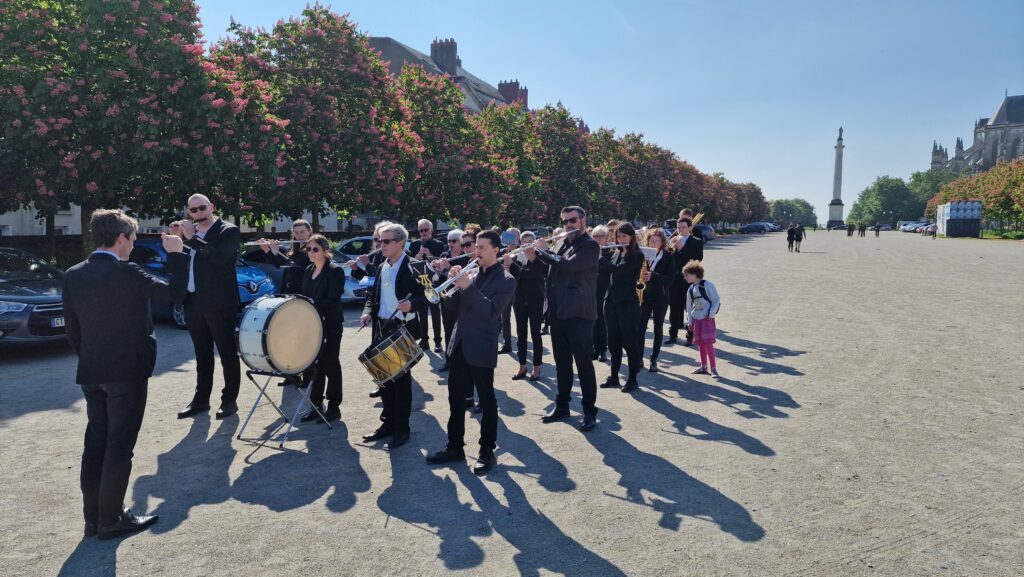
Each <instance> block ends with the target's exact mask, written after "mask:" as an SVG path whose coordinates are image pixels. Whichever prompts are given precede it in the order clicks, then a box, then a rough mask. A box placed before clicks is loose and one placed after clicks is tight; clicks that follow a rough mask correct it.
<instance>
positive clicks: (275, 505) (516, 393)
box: [0, 231, 1024, 577]
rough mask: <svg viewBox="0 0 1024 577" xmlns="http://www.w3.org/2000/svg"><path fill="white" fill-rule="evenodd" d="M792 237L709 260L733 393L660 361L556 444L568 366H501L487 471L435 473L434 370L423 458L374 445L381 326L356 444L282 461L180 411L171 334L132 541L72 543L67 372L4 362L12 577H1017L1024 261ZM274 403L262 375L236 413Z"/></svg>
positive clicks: (184, 364)
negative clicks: (374, 378)
mask: <svg viewBox="0 0 1024 577" xmlns="http://www.w3.org/2000/svg"><path fill="white" fill-rule="evenodd" d="M784 245H785V239H784V237H783V236H782V235H778V234H773V235H755V236H741V237H731V238H723V239H719V240H718V241H715V242H713V243H711V246H710V247H709V248H708V250H707V254H706V256H707V258H706V266H707V270H708V278H709V279H711V280H713V281H714V282H715V283H716V284H717V286H718V287H719V290H720V291H721V293H722V297H723V307H722V312H721V314H720V316H719V318H718V321H719V322H718V325H719V327H720V333H719V343H718V344H719V361H720V367H719V369H720V372H721V373H722V375H723V378H722V379H721V380H719V381H712V380H710V379H709V378H707V377H697V376H694V375H691V374H690V372H691V371H692V370H693V368H695V366H696V362H695V358H696V357H697V354H696V350H695V349H686V348H683V347H681V346H679V345H676V346H673V347H669V348H668V349H667V350H666V351H665V352H664V353H663V361H664V362H663V372H662V373H660V374H658V375H652V374H650V373H646V372H645V373H644V374H643V375H641V390H640V391H639V392H637V393H635V394H634V395H632V396H631V395H625V394H621V393H619V392H618V391H614V390H613V391H611V392H609V390H607V389H601V390H599V393H598V405H599V406H600V408H601V412H600V414H599V420H600V422H599V426H598V428H597V430H595V431H593V432H591V433H588V434H584V433H581V432H580V431H579V430H578V429H576V428H575V427H574V426H573V424H572V423H559V424H553V425H542V424H541V423H540V421H539V418H540V415H541V414H543V412H544V411H545V410H547V409H548V408H549V406H550V401H551V399H552V398H553V390H554V370H553V367H552V366H545V368H544V377H545V378H544V379H543V380H542V381H540V382H537V383H530V382H527V381H511V380H509V379H508V377H509V376H511V375H512V374H513V373H514V371H515V368H516V363H515V361H514V359H513V358H512V357H510V356H507V355H504V356H502V358H501V360H500V361H499V367H498V370H497V379H496V381H497V383H498V387H499V389H500V390H499V393H498V399H499V404H500V410H501V413H502V424H501V427H500V429H499V436H498V442H499V450H498V462H499V467H498V468H497V469H496V470H495V471H494V472H492V473H491V474H490V475H489V476H488V477H486V478H483V479H481V478H477V477H475V476H474V475H473V474H472V473H471V472H470V471H469V464H467V465H465V466H456V467H440V468H429V467H427V466H425V465H424V462H423V456H424V454H425V453H426V452H427V451H432V450H435V449H437V448H439V447H440V446H442V445H443V444H444V441H445V436H444V425H445V423H446V421H447V412H448V409H447V401H446V389H445V387H444V381H443V379H442V378H441V377H439V376H438V373H436V372H434V371H432V366H437V365H438V359H437V356H436V355H433V354H431V355H430V356H429V359H428V360H426V361H424V362H421V363H420V364H419V365H418V366H417V367H416V368H415V370H414V373H413V374H414V376H415V385H414V399H413V411H414V412H413V416H412V427H413V436H412V439H411V441H410V442H409V443H408V444H407V445H405V446H403V447H401V448H400V449H397V450H396V451H395V452H394V453H389V452H388V451H387V450H385V449H383V447H382V446H379V445H366V444H363V443H362V441H361V439H360V435H362V434H364V433H368V432H370V431H371V430H373V429H374V428H375V426H376V424H377V414H378V411H377V409H375V408H374V403H373V400H372V399H370V398H368V397H367V396H366V394H367V392H368V391H369V389H370V385H369V379H368V377H367V375H366V373H365V371H364V370H363V369H362V367H361V366H359V365H358V363H357V362H356V361H355V358H356V355H357V354H358V353H359V352H360V351H362V349H363V348H364V347H365V346H366V345H367V343H368V339H369V334H367V333H368V331H362V332H361V333H356V332H355V330H348V331H347V334H346V336H345V338H344V340H343V348H342V359H343V366H344V371H345V375H346V383H345V401H344V404H343V405H342V412H343V422H342V424H340V425H339V426H336V427H335V429H334V430H333V431H329V430H327V429H326V428H325V427H323V426H322V425H320V426H316V425H305V426H302V427H301V428H299V429H298V430H297V431H295V432H294V433H293V435H292V438H291V440H290V441H289V442H288V443H287V445H286V447H285V449H284V450H281V449H278V447H277V443H265V444H261V443H258V442H253V441H243V440H238V439H236V438H235V435H236V433H237V430H238V429H239V428H240V426H241V421H240V420H239V419H238V418H232V419H228V420H226V421H224V422H219V421H215V420H213V419H212V414H211V415H210V416H209V417H206V416H202V417H199V418H196V419H194V420H182V421H179V420H177V419H176V418H175V415H174V413H175V411H176V410H177V409H178V408H179V406H180V405H182V404H184V403H185V402H187V401H188V400H189V398H190V397H191V390H192V386H193V379H194V363H193V361H192V352H191V344H190V341H189V339H188V335H187V333H185V332H182V331H177V330H175V329H174V328H172V327H168V326H166V325H165V326H161V327H159V329H158V338H159V341H160V357H159V361H158V366H157V374H156V375H155V376H154V378H153V379H152V380H151V381H150V394H149V406H148V408H147V415H146V421H145V423H144V425H143V429H142V433H141V436H140V440H139V444H138V447H137V449H136V455H135V470H134V473H133V482H132V486H131V487H130V488H129V495H128V502H129V504H134V506H135V508H136V510H137V511H148V512H155V513H158V514H159V515H160V521H159V523H157V524H156V525H155V526H154V527H153V529H152V530H151V531H147V532H144V533H141V534H138V535H134V536H131V537H128V538H124V539H118V540H113V541H105V542H101V541H97V540H95V539H85V540H83V539H82V538H81V528H82V527H81V521H80V515H81V513H80V509H81V505H80V495H79V491H78V481H77V479H78V471H79V462H78V461H79V456H80V453H81V444H82V440H81V439H82V433H83V430H84V426H85V411H84V407H85V405H84V402H83V400H82V394H81V390H80V389H79V388H78V387H77V386H76V385H75V384H74V367H75V360H74V357H73V355H71V354H70V353H69V351H68V349H66V348H60V347H58V348H50V349H47V350H43V351H7V350H0V355H2V359H3V361H2V364H0V434H2V436H3V437H2V438H3V441H4V442H3V447H4V448H3V452H2V460H0V483H2V485H3V487H4V488H5V490H4V491H3V492H2V495H0V507H2V510H3V511H4V515H3V519H4V521H5V522H4V524H3V525H4V528H3V529H2V531H0V575H4V576H8V575H10V576H22V575H24V576H44V575H68V576H70V575H74V576H93V575H97V576H99V575H103V576H106V575H115V574H116V575H122V576H136V575H168V576H175V577H177V576H190V575H196V576H198V575H202V576H204V577H206V576H217V575H247V576H262V575H279V574H283V573H289V574H295V575H326V574H338V575H357V576H363V575H367V576H370V575H423V576H429V575H446V574H449V573H455V572H458V573H461V574H466V575H498V576H501V575H516V574H521V575H552V574H564V575H586V576H603V575H701V576H708V575H756V576H760V575H765V576H769V575H770V576H785V575H837V576H850V575H892V576H900V577H909V576H917V575H969V576H1007V577H1015V576H1019V575H1022V574H1024V552H1022V551H1024V513H1022V508H1021V497H1022V493H1024V463H1022V460H1024V450H1022V447H1024V443H1022V438H1024V425H1022V419H1021V411H1022V408H1021V400H1022V398H1024V385H1022V382H1024V380H1022V378H1021V374H1022V372H1024V370H1022V369H1024V360H1022V358H1024V328H1022V326H1024V323H1022V320H1024V319H1022V317H1024V315H1022V307H1021V297H1020V294H1021V293H1020V287H1021V286H1024V243H1020V242H1008V241H976V240H973V241H972V240H944V239H940V240H935V241H933V240H928V239H924V238H921V237H919V236H917V235H910V234H903V233H897V232H887V233H885V234H884V235H883V236H882V237H881V238H874V237H872V236H868V237H867V238H856V237H854V238H847V237H846V235H844V234H842V233H841V232H824V231H822V232H817V233H811V234H810V238H809V239H808V240H807V241H805V242H804V247H803V248H804V252H803V253H802V254H790V253H787V252H786V250H785V246H784ZM346 314H347V316H348V318H349V319H350V323H349V324H352V322H351V321H353V320H354V319H356V318H357V316H358V311H357V309H349V310H347V311H346ZM549 359H550V355H549V356H547V357H546V359H545V360H549ZM607 372H608V369H607V366H606V365H600V366H598V378H599V380H603V379H604V377H605V376H606V375H607ZM218 381H219V375H218ZM216 387H217V388H219V385H216ZM271 389H272V395H273V397H274V398H275V400H280V399H281V395H282V389H279V388H277V387H274V386H271ZM255 399H256V388H255V387H253V385H252V384H251V383H248V382H243V383H242V395H241V398H240V402H241V404H242V405H243V406H244V408H243V412H245V410H247V408H248V405H250V404H251V403H252V402H253V401H254V400H255ZM296 402H297V396H296V393H295V392H294V390H292V389H289V390H287V391H284V403H285V406H286V408H287V407H293V406H294V405H295V403H296ZM573 410H574V414H576V415H577V418H578V410H579V403H578V400H575V399H574V402H573ZM274 415H275V413H274V411H273V409H272V408H271V407H270V406H269V405H265V404H264V405H263V406H261V407H260V408H259V409H258V410H257V413H256V416H255V417H254V418H253V422H252V423H251V424H250V425H249V429H247V430H246V432H245V433H246V435H245V436H246V437H254V436H257V435H269V434H271V433H273V432H274V431H275V430H276V429H277V427H278V426H279V425H280V421H275V420H274ZM470 420H473V419H470ZM477 432H478V427H477V425H476V424H474V423H468V426H467V438H468V439H471V440H473V442H475V436H476V434H477ZM467 449H469V451H468V452H470V453H475V446H474V445H473V444H471V445H470V446H468V447H467ZM470 462H471V461H470Z"/></svg>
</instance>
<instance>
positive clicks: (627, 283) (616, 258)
mask: <svg viewBox="0 0 1024 577" xmlns="http://www.w3.org/2000/svg"><path fill="white" fill-rule="evenodd" d="M620 255H622V257H621V258H620ZM601 260H605V261H607V264H606V266H607V267H608V269H609V271H610V272H611V282H610V283H609V284H608V296H607V297H605V300H606V302H610V303H620V302H633V303H635V302H639V299H638V298H637V296H636V281H637V280H639V279H640V267H641V266H643V262H644V254H643V253H642V252H640V251H637V252H634V253H623V252H622V250H621V249H619V250H616V251H615V252H613V253H612V255H611V256H610V257H604V256H602V257H601Z"/></svg>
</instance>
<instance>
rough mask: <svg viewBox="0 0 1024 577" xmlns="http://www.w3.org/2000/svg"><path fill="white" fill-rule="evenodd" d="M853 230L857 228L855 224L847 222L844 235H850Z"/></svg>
mask: <svg viewBox="0 0 1024 577" xmlns="http://www.w3.org/2000/svg"><path fill="white" fill-rule="evenodd" d="M854 230H857V225H855V224H853V223H852V222H851V223H849V224H847V225H846V236H847V237H852V236H853V231H854Z"/></svg>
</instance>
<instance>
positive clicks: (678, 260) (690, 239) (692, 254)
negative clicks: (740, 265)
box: [665, 216, 704, 347]
mask: <svg viewBox="0 0 1024 577" xmlns="http://www.w3.org/2000/svg"><path fill="white" fill-rule="evenodd" d="M692 229H693V220H691V219H690V217H687V216H684V217H681V218H680V219H679V220H677V221H676V234H675V235H673V236H672V240H671V246H672V248H673V250H674V251H675V252H674V253H673V255H672V257H673V258H672V260H673V262H674V266H675V276H674V278H673V280H672V286H671V287H670V289H669V291H670V292H669V307H670V311H669V326H668V340H667V341H665V344H666V345H671V344H675V343H676V342H677V338H678V337H679V329H680V328H683V329H684V330H685V331H686V332H685V334H686V342H684V343H683V345H684V346H687V347H688V346H690V345H691V344H693V329H690V328H685V327H684V326H683V324H684V316H685V311H686V291H687V290H688V289H689V288H690V284H689V283H687V282H686V279H685V278H684V277H683V267H684V266H686V263H688V262H690V261H691V260H696V261H702V260H704V243H702V242H701V241H700V239H699V238H697V237H696V236H694V235H693V234H692Z"/></svg>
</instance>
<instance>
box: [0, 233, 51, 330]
mask: <svg viewBox="0 0 1024 577" xmlns="http://www.w3.org/2000/svg"><path fill="white" fill-rule="evenodd" d="M63 279H64V273H63V272H61V271H60V269H57V268H55V267H53V266H50V265H49V264H47V262H46V261H44V260H43V259H41V258H39V257H36V256H35V255H33V254H31V253H28V252H25V251H23V250H19V249H16V248H3V247H0V345H8V344H10V345H13V344H28V343H45V342H67V337H66V336H65V333H64V304H63V299H62V298H61V283H62V282H63Z"/></svg>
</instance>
